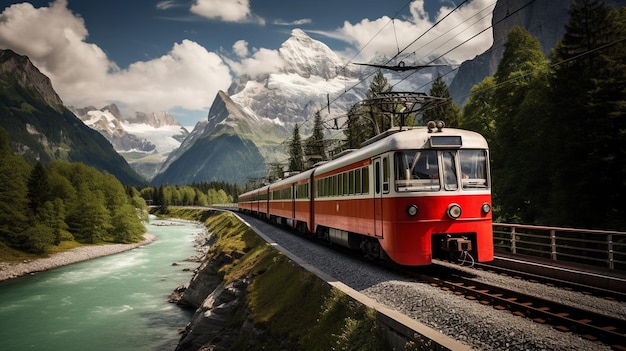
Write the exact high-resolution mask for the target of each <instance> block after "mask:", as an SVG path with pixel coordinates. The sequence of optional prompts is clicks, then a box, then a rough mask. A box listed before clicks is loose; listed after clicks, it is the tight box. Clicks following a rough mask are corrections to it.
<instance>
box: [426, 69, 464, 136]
mask: <svg viewBox="0 0 626 351" xmlns="http://www.w3.org/2000/svg"><path fill="white" fill-rule="evenodd" d="M429 95H430V96H435V97H440V98H442V99H443V101H441V102H437V103H435V104H434V105H433V106H432V107H430V108H427V109H426V110H425V111H424V112H423V114H422V122H424V123H427V122H428V121H444V122H445V123H446V126H448V127H458V126H459V119H460V118H461V109H460V108H459V106H458V105H457V104H456V103H454V101H452V95H450V91H449V90H448V85H446V82H444V81H443V79H442V78H441V76H437V79H435V81H434V82H433V85H432V86H431V88H430V92H429Z"/></svg>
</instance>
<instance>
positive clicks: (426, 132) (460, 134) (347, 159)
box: [315, 127, 489, 174]
mask: <svg viewBox="0 0 626 351" xmlns="http://www.w3.org/2000/svg"><path fill="white" fill-rule="evenodd" d="M363 144H364V146H362V147H361V148H360V149H356V150H354V151H352V152H350V153H348V154H347V155H344V156H341V157H339V158H337V159H335V160H332V161H329V162H327V163H325V164H323V165H321V166H319V167H318V168H317V169H316V171H315V173H316V174H317V173H323V172H325V171H328V170H332V169H335V168H338V167H343V166H347V165H349V164H352V163H354V162H358V161H360V160H363V159H365V158H371V157H375V156H377V155H380V154H382V153H384V152H388V151H396V150H416V149H433V148H445V149H488V148H489V146H488V145H487V141H486V140H485V138H484V137H483V136H482V135H480V134H479V133H476V132H473V131H470V130H464V129H454V128H443V129H441V130H436V129H435V130H434V131H433V129H430V128H428V127H408V128H407V127H403V129H402V130H400V129H394V130H390V131H388V132H387V133H385V134H381V135H379V136H377V137H374V138H373V139H370V140H368V141H366V142H364V143H363Z"/></svg>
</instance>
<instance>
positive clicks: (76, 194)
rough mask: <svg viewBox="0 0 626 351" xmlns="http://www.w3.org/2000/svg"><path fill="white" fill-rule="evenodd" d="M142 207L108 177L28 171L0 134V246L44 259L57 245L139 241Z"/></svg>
mask: <svg viewBox="0 0 626 351" xmlns="http://www.w3.org/2000/svg"><path fill="white" fill-rule="evenodd" d="M146 219H147V211H146V203H145V201H144V200H143V199H142V198H141V196H139V193H138V192H130V193H129V192H127V190H126V189H125V188H124V186H122V184H121V183H120V182H119V180H117V178H115V177H114V176H112V175H111V174H108V173H105V172H100V171H98V170H97V169H95V168H93V167H89V166H86V165H85V164H82V163H69V162H65V161H51V162H50V163H48V164H47V165H45V166H44V165H43V164H42V163H40V162H38V163H36V164H35V165H30V164H29V163H28V162H27V161H26V160H24V158H23V157H21V156H19V155H15V154H13V152H12V151H11V148H10V146H9V135H8V133H7V132H6V131H5V130H4V129H1V128H0V246H7V247H10V248H13V249H17V250H21V251H26V252H32V253H44V252H46V251H47V250H48V249H49V248H50V247H51V246H55V245H59V244H60V243H61V242H62V241H77V242H81V243H89V244H95V243H102V242H115V243H132V242H138V241H140V240H142V238H143V234H144V233H145V227H144V225H143V223H142V220H146Z"/></svg>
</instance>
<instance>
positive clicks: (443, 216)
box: [238, 122, 494, 266]
mask: <svg viewBox="0 0 626 351" xmlns="http://www.w3.org/2000/svg"><path fill="white" fill-rule="evenodd" d="M491 207H492V205H491V180H490V168H489V149H488V145H487V142H486V140H485V138H483V137H482V136H481V135H480V134H478V133H475V132H471V131H467V130H461V129H452V128H445V125H444V124H443V122H436V123H435V122H429V124H428V126H425V127H403V128H395V129H392V130H389V131H387V132H385V133H383V134H381V135H379V136H377V137H375V138H373V139H371V140H369V141H366V142H365V143H363V145H362V146H361V148H359V149H355V150H349V151H348V152H344V154H343V155H340V156H339V157H336V158H334V159H333V160H331V161H328V162H325V163H323V164H321V165H319V166H317V167H314V168H312V169H309V170H307V171H304V172H301V173H298V174H296V175H293V176H291V177H288V178H285V179H282V180H279V181H277V182H275V183H272V184H270V185H265V186H263V187H261V188H258V189H255V190H252V191H248V192H246V193H244V194H241V195H240V196H239V201H238V210H239V211H240V212H243V213H248V214H252V215H255V216H258V217H260V218H263V219H266V220H268V221H272V222H275V223H279V224H283V225H287V226H289V227H292V228H294V229H295V230H297V231H299V232H301V233H306V234H310V235H315V236H317V237H318V238H321V239H323V240H327V241H329V242H330V243H333V244H337V245H342V246H345V247H347V248H350V249H354V250H361V251H363V252H364V253H365V254H366V255H367V256H369V257H373V258H377V259H384V260H391V261H393V262H395V263H397V264H400V265H405V266H419V265H428V264H430V263H431V261H432V259H433V258H438V257H443V258H453V259H458V260H462V261H465V262H470V263H473V262H475V261H478V262H485V261H491V260H493V251H494V249H493V232H492V208H491Z"/></svg>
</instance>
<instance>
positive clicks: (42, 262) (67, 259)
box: [0, 233, 157, 281]
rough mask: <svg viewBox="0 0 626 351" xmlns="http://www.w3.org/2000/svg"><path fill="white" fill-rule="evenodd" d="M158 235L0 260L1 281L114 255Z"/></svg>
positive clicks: (147, 242) (147, 234) (145, 235)
mask: <svg viewBox="0 0 626 351" xmlns="http://www.w3.org/2000/svg"><path fill="white" fill-rule="evenodd" d="M156 239H157V237H156V236H155V235H154V234H150V233H146V234H144V240H143V241H141V242H138V243H133V244H110V245H93V246H81V247H77V248H75V249H71V250H68V251H64V252H59V253H56V254H54V255H52V256H50V257H46V258H38V259H35V260H26V261H24V262H19V263H9V262H0V281H4V280H8V279H13V278H17V277H21V276H24V275H27V274H33V273H37V272H43V271H47V270H49V269H53V268H58V267H62V266H67V265H70V264H73V263H78V262H82V261H87V260H91V259H94V258H98V257H103V256H109V255H114V254H117V253H120V252H124V251H128V250H132V249H135V248H137V247H140V246H144V245H147V244H150V243H151V242H153V241H155V240H156Z"/></svg>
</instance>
